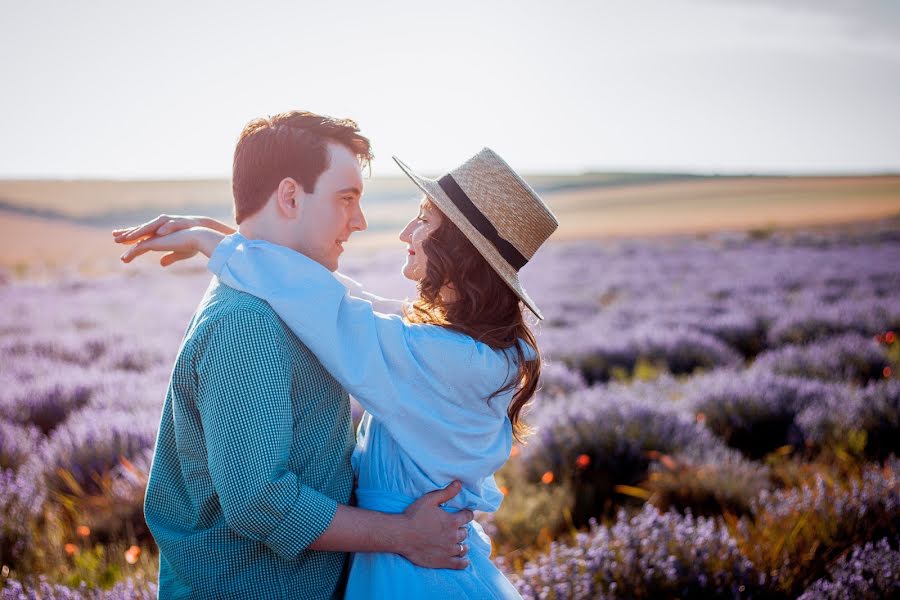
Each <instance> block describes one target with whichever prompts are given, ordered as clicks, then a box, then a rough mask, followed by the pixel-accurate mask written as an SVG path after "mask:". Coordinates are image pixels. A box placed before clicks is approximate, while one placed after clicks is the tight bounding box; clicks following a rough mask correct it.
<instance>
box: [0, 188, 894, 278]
mask: <svg viewBox="0 0 900 600" xmlns="http://www.w3.org/2000/svg"><path fill="white" fill-rule="evenodd" d="M528 180H529V181H530V183H531V184H532V185H533V186H534V187H535V188H536V189H537V190H538V191H539V193H541V195H542V196H543V198H544V199H545V200H546V201H547V203H548V204H549V205H550V207H551V208H552V209H553V210H554V212H555V213H556V215H557V216H558V217H559V220H560V223H561V225H560V228H559V230H558V232H557V233H556V234H555V235H554V238H553V239H555V240H567V239H581V238H606V237H625V236H636V237H639V236H647V235H666V234H682V233H703V232H710V231H718V230H748V229H759V228H784V227H800V226H810V225H829V224H837V223H846V222H853V221H865V220H872V219H879V218H884V217H890V216H896V215H900V176H878V177H696V176H687V175H666V174H589V175H583V176H573V177H561V176H537V177H528ZM230 194H231V190H230V185H229V183H228V181H227V180H208V181H182V182H177V181H173V182H166V181H162V182H121V181H95V182H88V181H75V182H64V181H50V182H41V181H0V267H2V268H4V269H5V270H6V271H8V272H12V273H13V275H14V276H15V275H25V276H28V275H34V274H36V273H42V272H45V271H47V270H48V269H49V270H50V271H56V270H59V269H63V268H64V269H78V270H79V271H82V272H104V271H106V270H107V269H109V268H111V267H114V265H115V258H116V257H117V256H118V254H119V253H120V250H119V249H118V248H115V247H114V246H112V244H110V243H108V239H109V234H108V231H109V229H111V228H112V226H114V225H126V224H133V223H136V222H140V221H143V220H144V219H147V218H150V217H152V216H154V215H156V214H158V213H159V212H173V213H177V212H189V213H206V214H211V215H213V216H215V217H218V218H221V219H223V220H228V219H229V216H230V200H229V198H230ZM416 199H417V192H416V188H414V187H413V186H412V184H410V183H409V182H408V181H407V180H405V179H400V178H391V179H376V180H371V181H369V182H368V183H367V191H366V199H365V200H364V202H365V206H366V211H367V217H368V220H369V230H368V231H367V232H365V233H363V234H357V235H356V236H354V244H353V247H354V248H355V249H356V250H357V251H358V250H359V249H371V248H378V247H388V246H390V245H391V244H393V243H398V242H397V232H398V231H399V230H400V229H401V228H402V225H403V224H404V223H405V222H406V220H407V219H408V218H409V217H410V216H411V215H412V214H413V212H414V210H415V208H414V207H415V203H416ZM352 251H353V250H351V252H352Z"/></svg>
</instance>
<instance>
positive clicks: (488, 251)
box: [392, 156, 544, 319]
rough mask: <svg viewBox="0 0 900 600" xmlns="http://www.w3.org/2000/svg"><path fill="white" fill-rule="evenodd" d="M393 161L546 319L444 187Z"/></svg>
mask: <svg viewBox="0 0 900 600" xmlns="http://www.w3.org/2000/svg"><path fill="white" fill-rule="evenodd" d="M392 158H393V159H394V162H396V163H397V166H399V167H400V169H401V170H402V171H403V172H404V173H405V174H406V176H407V177H409V178H410V179H411V180H412V182H413V183H414V184H416V187H418V188H419V189H420V190H422V192H424V193H425V195H426V196H428V198H429V199H430V200H431V201H432V202H434V204H435V205H437V207H438V208H439V209H440V211H441V212H442V213H443V214H444V215H446V217H447V218H448V219H450V221H452V222H453V224H454V225H456V226H457V227H459V229H460V230H461V231H462V232H463V235H465V236H466V237H467V238H468V239H469V241H470V242H472V245H473V246H475V248H476V249H477V250H478V252H480V253H481V256H483V257H484V258H485V260H487V262H488V264H489V265H491V267H493V269H494V271H496V272H497V274H498V275H500V278H501V279H503V281H504V282H505V283H506V285H508V286H509V288H510V289H511V290H512V291H513V292H514V293H515V294H516V296H518V298H519V300H521V301H522V302H523V303H524V304H525V306H527V307H528V310H530V311H531V312H532V313H533V314H534V316H536V317H537V318H538V319H543V318H544V315H543V314H541V311H540V310H538V307H537V306H536V305H535V303H534V300H532V299H531V297H530V296H529V295H528V293H527V292H526V291H525V288H523V287H522V284H521V283H520V282H519V274H518V273H517V272H516V270H515V269H513V268H512V267H511V266H510V264H509V263H508V262H506V259H505V258H503V257H502V256H501V255H500V252H498V251H497V249H496V248H495V247H494V245H493V244H492V243H491V242H489V241H488V240H487V238H485V237H484V236H483V235H482V234H481V232H480V231H478V230H477V229H476V228H475V227H474V226H473V225H472V224H471V223H470V222H469V220H468V219H467V218H466V217H465V216H464V215H463V214H462V212H460V210H459V209H458V208H457V207H456V205H455V204H454V203H453V201H452V200H450V197H449V196H447V193H446V192H445V191H444V189H443V188H442V187H441V186H440V184H439V183H438V182H437V181H435V180H433V179H428V178H426V177H420V176H419V175H417V174H416V173H414V172H413V170H412V169H410V168H409V167H408V166H407V165H406V164H405V163H404V162H403V161H401V160H400V159H399V158H397V157H396V156H393V157H392Z"/></svg>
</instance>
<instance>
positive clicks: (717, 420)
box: [685, 368, 853, 459]
mask: <svg viewBox="0 0 900 600" xmlns="http://www.w3.org/2000/svg"><path fill="white" fill-rule="evenodd" d="M852 394H853V391H852V390H851V389H849V388H847V387H846V386H842V385H835V384H825V383H822V382H818V381H810V380H805V379H802V378H796V377H786V376H783V375H777V374H774V373H771V372H769V371H767V370H765V369H760V368H756V369H751V370H749V371H746V372H741V373H738V372H735V371H731V370H722V371H717V372H716V373H713V374H710V375H707V376H702V377H695V378H694V379H692V380H691V382H690V383H689V384H688V385H687V390H686V392H685V396H686V404H687V406H688V407H689V410H691V411H692V412H693V413H694V414H695V415H697V417H698V419H700V420H701V421H702V422H703V423H705V424H706V426H707V427H708V428H709V429H710V430H711V431H712V432H713V433H715V434H716V435H717V436H719V437H720V438H722V439H723V440H724V441H725V443H727V444H728V445H729V446H731V447H733V448H737V449H738V450H740V451H741V452H743V453H744V454H746V455H747V456H749V457H750V458H756V459H758V458H761V457H763V456H764V455H766V454H768V453H769V452H771V451H773V450H775V449H776V448H778V447H780V446H784V445H792V446H799V447H802V446H803V445H804V438H803V432H802V430H801V429H800V427H799V426H798V425H797V424H796V422H795V420H796V418H797V415H798V414H799V413H801V412H802V411H803V410H804V409H806V408H807V407H808V406H811V405H815V406H826V405H827V406H831V405H833V404H835V403H838V402H840V401H841V400H843V399H846V398H847V397H849V396H851V395H852Z"/></svg>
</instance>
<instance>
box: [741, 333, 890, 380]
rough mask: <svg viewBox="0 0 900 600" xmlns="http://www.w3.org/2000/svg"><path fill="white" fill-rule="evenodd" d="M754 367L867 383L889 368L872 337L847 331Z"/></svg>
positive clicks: (765, 358) (760, 360)
mask: <svg viewBox="0 0 900 600" xmlns="http://www.w3.org/2000/svg"><path fill="white" fill-rule="evenodd" d="M754 366H756V367H757V368H760V369H768V370H771V371H773V372H775V373H781V374H784V375H796V376H800V377H809V378H813V379H823V380H826V381H853V382H860V383H865V382H867V381H871V380H873V379H881V378H882V377H883V376H884V375H883V374H884V370H885V368H887V367H889V366H890V365H889V363H888V359H887V356H886V355H885V352H884V350H883V349H882V348H881V347H879V345H878V344H877V343H876V342H875V341H873V340H872V339H870V338H866V337H863V336H861V335H859V334H857V333H847V334H843V335H840V336H835V337H833V338H828V339H827V340H825V341H823V342H821V343H816V344H808V345H791V346H785V347H783V348H779V349H778V350H773V351H771V352H767V353H765V354H763V355H761V356H760V357H759V358H757V359H756V362H755V363H754Z"/></svg>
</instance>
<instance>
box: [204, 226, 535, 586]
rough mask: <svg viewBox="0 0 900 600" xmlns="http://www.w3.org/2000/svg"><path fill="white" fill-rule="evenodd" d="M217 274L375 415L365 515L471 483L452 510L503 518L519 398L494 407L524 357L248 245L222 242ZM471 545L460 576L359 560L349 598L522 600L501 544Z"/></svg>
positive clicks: (362, 501)
mask: <svg viewBox="0 0 900 600" xmlns="http://www.w3.org/2000/svg"><path fill="white" fill-rule="evenodd" d="M209 269H210V271H212V272H213V273H214V274H215V275H217V276H218V277H219V278H220V279H221V281H222V282H223V283H225V284H226V285H228V286H230V287H233V288H236V289H238V290H241V291H245V292H248V293H250V294H253V295H255V296H258V297H260V298H262V299H264V300H266V301H267V302H268V303H269V304H270V305H271V306H272V308H273V309H274V310H275V311H276V312H277V313H278V315H279V316H280V317H281V318H282V319H283V320H284V322H285V323H286V324H287V326H288V327H289V328H290V329H291V330H293V331H294V333H295V334H296V335H297V336H298V337H299V338H300V339H301V340H302V341H303V343H304V344H306V345H307V346H309V348H310V350H312V351H313V353H314V354H316V356H317V357H318V358H319V360H320V361H321V363H322V365H323V366H324V367H325V368H326V369H327V370H328V371H329V372H330V373H331V374H332V375H333V376H334V378H335V379H337V381H339V382H340V383H341V385H343V386H344V388H345V389H346V390H347V391H348V392H349V393H350V394H352V395H353V396H354V397H355V398H356V399H357V400H358V401H359V403H360V404H361V405H362V406H363V407H364V408H365V409H366V413H365V414H364V415H363V418H362V421H361V422H360V426H359V431H358V435H357V447H356V449H355V451H354V453H353V459H352V462H353V468H354V470H355V471H356V473H357V476H358V478H359V483H358V486H359V487H358V488H357V491H356V493H357V500H358V504H359V506H360V507H361V508H366V509H370V510H377V511H382V512H391V513H399V512H402V511H403V510H404V509H405V508H406V507H407V506H408V505H409V504H411V503H412V502H413V501H414V500H415V499H416V498H418V497H420V496H422V495H423V494H426V493H428V492H431V491H434V490H436V489H438V488H442V487H445V486H446V485H447V484H449V483H450V482H451V481H452V480H454V479H459V480H460V481H461V482H462V490H461V491H460V493H459V494H458V495H457V496H456V497H455V498H453V499H452V500H451V501H450V502H448V503H447V505H446V508H447V509H448V510H453V511H456V510H460V509H462V508H469V509H472V510H477V511H485V512H493V511H496V510H497V508H498V507H499V506H500V502H501V500H502V499H503V494H502V493H501V492H500V491H499V490H498V488H497V484H496V483H495V481H494V477H493V475H494V473H495V472H496V470H497V469H498V468H500V466H502V465H503V463H504V462H505V461H506V460H507V458H508V457H509V452H510V449H511V447H512V427H511V424H510V421H509V418H508V416H507V414H506V411H507V408H508V405H509V402H510V400H511V399H512V391H507V392H504V393H503V394H500V395H498V396H496V397H494V398H491V399H490V400H488V397H489V396H491V394H493V393H494V392H495V391H496V390H498V389H500V388H502V387H504V385H505V384H506V383H507V382H509V381H511V380H512V379H513V378H514V377H515V374H516V368H517V367H516V354H515V351H514V350H507V351H498V350H494V349H492V348H491V347H490V346H487V345H485V344H482V343H479V342H476V341H475V340H473V339H472V338H471V337H469V336H466V335H463V334H460V333H457V332H453V331H450V330H448V329H446V328H442V327H437V326H434V325H421V324H410V323H407V322H406V321H404V320H403V319H402V318H401V317H400V316H398V315H387V314H382V313H378V312H376V311H375V310H374V308H373V306H372V303H371V302H370V301H368V300H365V299H361V298H356V297H354V296H351V295H350V294H349V293H348V290H347V288H346V287H345V285H344V284H342V283H341V282H339V281H338V280H337V279H336V278H335V276H334V275H333V274H332V273H331V272H330V271H328V270H327V269H325V268H324V267H323V266H321V265H320V264H318V263H316V262H315V261H313V260H311V259H309V258H307V257H306V256H304V255H302V254H299V253H297V252H294V251H293V250H290V249H288V248H285V247H282V246H277V245H275V244H271V243H269V242H265V241H261V240H248V239H246V238H244V237H243V236H241V235H240V234H234V235H232V236H229V237H227V238H225V240H223V241H222V243H221V244H220V245H219V246H218V248H217V249H216V251H215V252H214V253H213V256H212V257H211V259H210V262H209ZM528 350H529V355H532V356H533V351H531V350H530V349H528ZM466 542H467V544H468V545H469V554H468V557H469V561H470V564H469V566H468V567H467V568H466V569H464V570H459V571H457V570H449V569H426V568H422V567H418V566H416V565H414V564H413V563H411V562H409V561H408V560H406V559H405V558H403V557H402V556H399V555H396V554H383V553H357V554H355V555H354V557H353V561H352V567H351V569H350V575H349V580H348V583H347V592H346V596H345V597H346V598H429V599H432V600H433V599H437V598H451V597H452V598H519V597H520V596H519V594H518V593H517V592H516V590H515V588H513V586H512V585H511V584H510V583H509V581H508V580H507V579H506V578H505V577H504V576H503V574H502V573H500V571H499V570H498V569H497V568H496V567H495V566H494V565H493V563H492V562H491V561H490V552H491V544H490V539H489V538H488V537H487V535H485V533H484V531H483V530H482V528H481V526H480V525H478V523H476V522H474V521H473V522H472V523H470V524H469V525H468V539H467V540H466Z"/></svg>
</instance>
